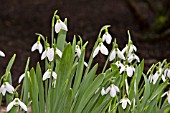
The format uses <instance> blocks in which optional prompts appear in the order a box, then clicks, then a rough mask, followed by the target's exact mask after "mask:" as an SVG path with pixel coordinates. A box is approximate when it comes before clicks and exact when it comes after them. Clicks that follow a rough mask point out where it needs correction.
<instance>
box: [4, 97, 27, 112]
mask: <svg viewBox="0 0 170 113" xmlns="http://www.w3.org/2000/svg"><path fill="white" fill-rule="evenodd" d="M13 106H20V107H21V108H22V109H24V110H25V111H27V110H28V109H27V106H26V105H25V104H24V103H23V102H21V101H20V100H19V98H15V99H14V100H13V101H12V102H11V103H9V104H8V106H7V112H8V111H10V110H11V108H12V107H13Z"/></svg>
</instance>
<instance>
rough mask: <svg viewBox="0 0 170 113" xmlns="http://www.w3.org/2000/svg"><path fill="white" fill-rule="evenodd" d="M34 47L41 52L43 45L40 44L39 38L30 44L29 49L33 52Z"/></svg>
mask: <svg viewBox="0 0 170 113" xmlns="http://www.w3.org/2000/svg"><path fill="white" fill-rule="evenodd" d="M36 49H37V50H38V51H39V53H42V50H43V47H42V44H41V42H40V40H38V41H37V42H36V43H35V44H34V45H33V46H32V48H31V51H32V52H33V51H35V50H36Z"/></svg>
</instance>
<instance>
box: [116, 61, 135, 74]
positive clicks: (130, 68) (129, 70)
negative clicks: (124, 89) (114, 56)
mask: <svg viewBox="0 0 170 113" xmlns="http://www.w3.org/2000/svg"><path fill="white" fill-rule="evenodd" d="M115 64H116V65H117V67H118V68H120V71H119V72H120V74H121V73H122V72H123V71H126V73H127V75H128V76H129V77H132V75H133V73H134V72H135V68H134V67H133V66H128V65H125V66H124V65H123V64H122V63H121V62H120V61H117V62H116V63H115Z"/></svg>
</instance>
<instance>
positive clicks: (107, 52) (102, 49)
mask: <svg viewBox="0 0 170 113" xmlns="http://www.w3.org/2000/svg"><path fill="white" fill-rule="evenodd" d="M100 51H101V53H102V54H104V55H108V54H109V51H108V49H107V48H106V47H105V46H104V45H103V43H101V46H100Z"/></svg>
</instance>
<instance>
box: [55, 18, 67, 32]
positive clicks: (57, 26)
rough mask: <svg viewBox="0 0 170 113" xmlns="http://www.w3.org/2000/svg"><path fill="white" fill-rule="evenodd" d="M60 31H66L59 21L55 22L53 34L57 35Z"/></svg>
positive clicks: (65, 27)
mask: <svg viewBox="0 0 170 113" xmlns="http://www.w3.org/2000/svg"><path fill="white" fill-rule="evenodd" d="M61 29H62V30H65V31H68V29H67V26H66V24H65V23H64V22H62V21H61V20H57V22H56V24H55V32H56V33H59V32H60V30H61Z"/></svg>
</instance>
